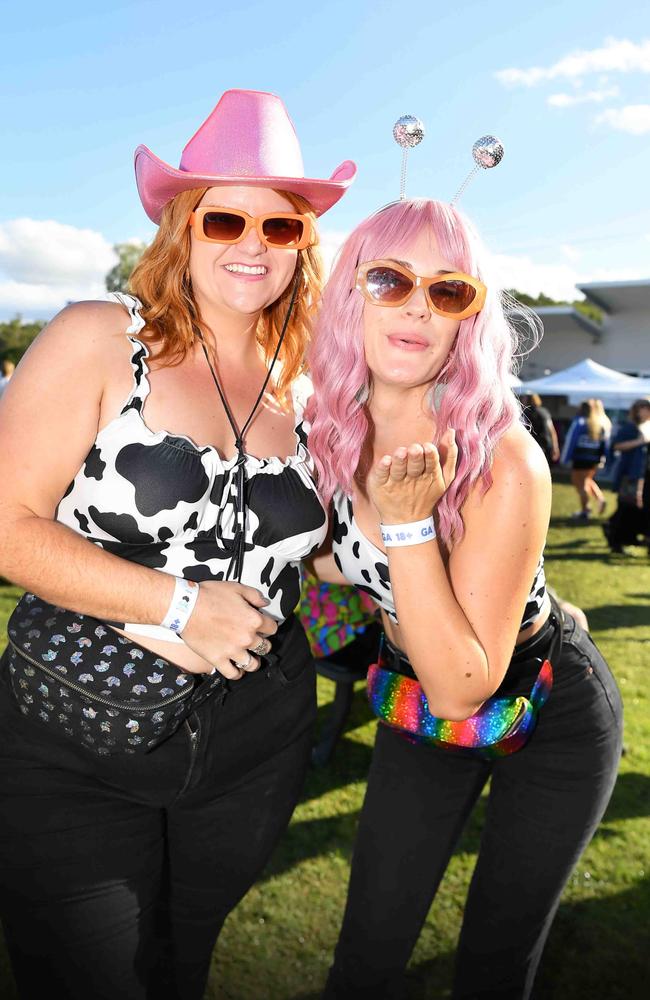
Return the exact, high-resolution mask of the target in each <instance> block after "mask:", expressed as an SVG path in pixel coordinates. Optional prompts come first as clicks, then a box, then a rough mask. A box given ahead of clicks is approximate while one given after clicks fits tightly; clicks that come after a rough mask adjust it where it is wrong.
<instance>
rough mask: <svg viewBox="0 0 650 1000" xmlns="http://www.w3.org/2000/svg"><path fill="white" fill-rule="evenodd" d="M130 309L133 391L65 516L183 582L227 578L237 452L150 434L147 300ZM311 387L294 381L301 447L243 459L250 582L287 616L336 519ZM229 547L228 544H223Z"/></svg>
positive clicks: (150, 629) (84, 470)
mask: <svg viewBox="0 0 650 1000" xmlns="http://www.w3.org/2000/svg"><path fill="white" fill-rule="evenodd" d="M119 298H120V301H121V302H122V304H123V305H125V306H126V307H127V308H128V309H129V313H130V316H131V325H130V326H129V327H128V329H127V330H126V334H127V335H128V339H129V340H130V342H131V344H132V347H133V351H132V355H131V365H132V367H133V389H132V391H131V393H130V395H129V397H128V399H127V400H126V402H125V404H124V406H123V407H122V410H121V412H120V413H119V415H118V416H116V417H115V418H114V419H113V420H112V421H111V422H110V423H109V424H107V425H106V426H105V427H104V428H102V430H101V431H100V432H99V434H98V435H97V438H96V440H95V442H94V444H93V446H92V448H91V449H90V451H89V452H88V455H87V456H86V459H85V461H84V463H83V465H82V466H81V468H80V469H79V472H78V473H77V475H76V476H75V478H74V479H73V480H72V482H71V483H70V485H69V486H68V488H67V490H66V492H65V494H64V496H63V498H62V500H61V502H60V503H59V506H58V508H57V512H56V519H57V520H58V521H60V522H61V523H63V524H66V525H67V526H68V527H69V528H72V529H73V530H74V531H77V532H78V533H79V534H81V535H83V536H84V537H86V538H87V539H88V540H89V541H91V542H94V543H95V544H96V545H100V546H101V547H102V548H104V549H107V550H108V551H109V552H114V553H116V554H117V555H119V556H122V557H123V558H125V559H129V560H131V561H132V562H136V563H139V564H140V565H142V566H149V567H152V568H154V569H159V570H162V571H163V572H164V573H172V574H174V575H175V576H181V577H185V578H186V579H188V580H197V581H201V580H223V579H225V578H226V573H227V570H228V565H229V563H230V559H231V555H232V551H231V550H229V549H228V540H231V539H232V538H233V534H234V528H235V507H234V504H233V489H232V487H233V483H234V479H235V475H236V462H237V455H235V456H233V458H232V459H230V460H228V461H226V460H224V459H222V458H221V456H220V455H219V453H218V451H217V449H216V448H214V447H213V446H211V445H206V446H204V447H199V446H197V445H195V444H194V443H193V442H192V441H191V440H190V439H189V438H187V437H185V436H183V435H180V434H168V433H167V432H166V431H157V432H154V431H151V430H150V429H149V428H148V427H147V425H146V423H145V420H144V418H143V408H144V403H145V400H146V398H147V395H148V394H149V382H148V380H147V375H148V373H149V369H148V367H147V363H146V359H147V357H148V356H149V351H148V348H147V346H146V345H145V344H144V343H142V341H140V340H138V338H137V336H136V334H138V333H139V332H140V331H141V330H142V328H143V326H144V320H143V319H142V317H141V316H140V314H139V306H140V303H139V302H138V301H137V299H132V298H131V297H130V296H120V297H119ZM310 392H311V382H310V381H309V379H308V378H306V377H305V376H300V377H299V378H298V379H297V380H296V381H295V382H294V383H293V386H292V396H293V408H294V415H295V420H296V423H295V434H296V451H295V453H294V454H292V455H290V456H289V457H288V458H286V459H284V460H281V459H279V458H275V457H270V458H255V457H253V456H252V455H247V456H246V473H247V479H248V482H247V491H246V498H247V509H246V546H245V554H244V560H243V572H242V576H241V582H242V583H244V584H246V585H247V586H250V587H255V588H257V590H259V591H260V592H261V593H262V594H263V595H264V597H266V598H267V599H268V601H269V602H270V603H269V604H268V605H267V606H266V607H265V608H264V610H265V612H267V613H268V614H270V615H272V616H273V617H274V618H275V619H276V620H278V621H282V620H284V619H285V618H287V617H288V615H290V614H291V613H292V612H293V610H294V608H295V607H296V605H297V604H298V601H299V599H300V560H301V559H302V558H303V557H305V556H307V555H309V554H310V553H312V552H314V551H315V550H316V549H317V548H318V547H319V546H320V545H321V544H322V542H323V540H324V538H325V535H326V533H327V517H326V513H325V510H324V508H323V506H322V504H321V502H320V499H319V497H318V494H317V492H316V489H315V486H314V482H313V479H312V470H313V464H312V460H311V458H310V456H309V453H308V451H307V433H308V430H309V428H308V426H307V424H306V423H305V421H304V420H303V419H302V413H303V409H304V407H305V404H306V400H307V398H308V396H309V394H310ZM224 542H225V544H224ZM118 624H120V625H121V624H122V623H118ZM124 628H125V629H126V630H127V631H129V632H136V633H139V634H146V635H152V636H155V637H157V638H162V639H165V640H166V641H181V642H182V639H181V638H180V636H176V635H175V634H174V633H172V632H170V631H169V629H166V628H161V627H160V626H151V625H140V624H138V623H130V622H129V623H124Z"/></svg>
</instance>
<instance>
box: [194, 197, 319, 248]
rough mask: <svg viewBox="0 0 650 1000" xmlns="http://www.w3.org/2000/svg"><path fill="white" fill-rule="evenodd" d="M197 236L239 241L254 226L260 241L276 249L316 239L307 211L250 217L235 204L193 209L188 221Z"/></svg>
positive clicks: (215, 240) (208, 240) (213, 240)
mask: <svg viewBox="0 0 650 1000" xmlns="http://www.w3.org/2000/svg"><path fill="white" fill-rule="evenodd" d="M188 225H190V226H191V227H192V229H193V230H194V235H195V236H196V238H197V239H199V240H203V241H204V242H205V243H241V241H242V240H243V239H244V238H245V236H246V234H247V233H248V231H249V229H252V228H253V227H255V229H256V230H257V235H258V236H259V238H260V242H261V243H264V244H265V246H267V247H272V248H273V249H280V250H304V249H305V247H309V246H313V245H314V244H315V243H317V236H316V230H315V228H314V226H313V225H312V221H311V219H310V218H309V216H308V215H293V214H292V213H291V212H272V213H269V214H268V215H258V216H257V217H253V216H252V215H249V214H248V212H242V211H241V210H240V209H238V208H219V207H216V206H215V205H204V206H203V207H202V208H197V209H195V210H194V211H193V212H192V214H191V215H190V218H189V223H188Z"/></svg>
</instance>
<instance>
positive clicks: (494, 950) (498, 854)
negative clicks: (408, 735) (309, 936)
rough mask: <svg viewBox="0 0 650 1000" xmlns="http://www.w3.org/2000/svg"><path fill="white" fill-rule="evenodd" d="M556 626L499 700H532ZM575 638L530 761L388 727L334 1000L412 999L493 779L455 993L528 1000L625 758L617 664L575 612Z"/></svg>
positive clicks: (569, 623)
mask: <svg viewBox="0 0 650 1000" xmlns="http://www.w3.org/2000/svg"><path fill="white" fill-rule="evenodd" d="M553 628H554V626H552V625H551V624H550V623H547V625H546V626H544V628H543V629H542V630H541V632H540V633H539V636H536V637H534V639H533V640H531V641H529V642H528V643H525V644H524V646H523V647H519V650H518V652H517V654H516V656H515V657H514V658H513V662H512V664H511V666H510V667H509V669H508V673H507V675H506V679H505V681H504V684H503V685H502V686H501V688H500V689H499V694H500V695H505V694H530V690H531V688H532V685H533V682H534V680H535V674H536V668H535V669H531V667H530V666H528V667H526V668H523V669H522V668H521V666H520V661H522V660H524V659H525V658H526V657H528V658H530V657H531V656H539V655H540V654H541V653H542V651H544V650H545V649H546V648H547V647H548V646H549V645H550V640H551V639H552V635H553ZM563 640H564V641H563V649H562V653H561V656H560V658H559V662H557V663H555V664H553V667H554V686H553V689H552V691H551V694H550V697H549V700H548V702H547V703H546V705H545V706H544V707H543V708H542V710H541V713H540V716H539V720H538V724H537V728H536V730H535V732H534V733H533V735H532V738H531V739H530V741H529V743H528V744H527V745H526V746H525V747H524V748H523V749H522V750H520V751H519V752H518V753H515V754H512V755H511V756H508V757H502V758H500V759H498V760H496V761H493V762H490V763H488V762H486V761H483V760H481V759H480V758H478V757H476V756H473V755H472V753H471V751H468V752H463V753H450V752H448V751H446V750H442V749H439V748H437V747H430V746H425V745H422V744H416V743H412V742H409V741H408V740H407V739H405V738H404V737H403V736H401V735H400V734H399V733H396V732H394V731H393V730H391V729H389V728H387V727H386V726H384V725H382V724H380V725H379V727H378V732H377V741H376V744H375V750H374V755H373V760H372V765H371V769H370V775H369V780H368V789H367V792H366V798H365V802H364V805H363V810H362V814H361V820H360V824H359V831H358V836H357V841H356V845H355V851H354V857H353V862H352V874H351V879H350V887H349V893H348V901H347V908H346V911H345V918H344V922H343V928H342V930H341V936H340V939H339V942H338V945H337V949H336V956H335V962H334V966H333V968H332V970H331V972H330V977H329V980H328V985H327V988H326V992H325V997H326V998H327V1000H335V998H336V1000H342V998H346V1000H347V998H359V1000H361V998H365V997H368V998H370V997H372V998H373V1000H380V998H382V1000H384V998H388V997H391V998H393V997H399V996H401V995H402V992H401V991H402V989H403V977H404V970H405V968H406V965H407V962H408V961H409V958H410V956H411V952H412V950H413V948H414V946H415V943H416V941H417V938H418V936H419V933H420V930H421V928H422V925H423V923H424V920H425V918H426V916H427V912H428V910H429V907H430V906H431V903H432V900H433V898H434V896H435V893H436V890H437V888H438V885H439V883H440V880H441V879H442V876H443V874H444V872H445V869H446V867H447V865H448V863H449V859H450V857H451V854H452V852H453V850H454V847H455V845H456V843H457V841H458V838H459V836H460V833H461V831H462V829H463V826H464V825H465V823H466V821H467V819H468V817H469V815H470V813H471V811H472V809H473V807H474V805H475V803H476V800H477V798H478V796H479V795H480V793H481V790H482V788H483V786H484V785H485V783H486V781H487V779H488V778H491V785H490V794H489V800H488V806H487V815H486V821H485V826H484V829H483V832H482V837H481V846H480V850H479V855H478V860H477V863H476V868H475V870H474V875H473V878H472V883H471V886H470V890H469V895H468V898H467V903H466V906H465V913H464V919H463V926H462V931H461V935H460V942H459V946H458V952H457V956H456V972H455V981H454V989H453V997H454V998H455V1000H460V998H463V1000H470V998H471V1000H476V998H479V997H481V998H487V997H490V998H493V1000H497V998H498V1000H522V998H526V997H528V996H529V995H530V991H531V988H532V984H533V979H534V977H535V972H536V970H537V966H538V963H539V960H540V957H541V953H542V949H543V947H544V943H545V940H546V937H547V934H548V931H549V929H550V926H551V923H552V920H553V917H554V915H555V911H556V909H557V906H558V903H559V900H560V895H561V893H562V889H563V887H564V885H565V883H566V881H567V879H568V878H569V876H570V874H571V871H572V869H573V867H574V865H575V864H576V862H577V860H578V858H579V857H580V854H581V853H582V851H583V850H584V848H585V847H586V845H587V844H588V842H589V840H590V839H591V837H592V835H593V833H594V831H595V829H596V826H597V825H598V822H599V821H600V819H601V817H602V815H603V812H604V810H605V807H606V805H607V803H608V801H609V798H610V795H611V792H612V789H613V786H614V782H615V780H616V772H617V767H618V761H619V756H620V751H621V734H622V708H621V701H620V696H619V693H618V689H617V687H616V684H615V682H614V679H613V677H612V675H611V673H610V671H609V668H608V667H607V664H606V663H605V661H604V659H603V657H602V656H601V654H600V653H599V651H598V649H597V648H596V646H595V645H594V643H593V642H592V640H591V638H590V637H589V636H588V635H587V634H586V633H585V632H584V631H583V630H582V629H581V628H580V627H579V626H578V625H576V623H575V622H574V620H573V619H572V618H570V617H568V616H566V617H565V623H564V626H563ZM540 647H541V649H540ZM518 661H519V662H518Z"/></svg>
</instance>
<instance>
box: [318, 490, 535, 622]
mask: <svg viewBox="0 0 650 1000" xmlns="http://www.w3.org/2000/svg"><path fill="white" fill-rule="evenodd" d="M332 550H333V553H334V561H335V562H336V565H337V566H338V568H339V570H340V571H341V573H343V575H344V577H345V578H346V580H349V581H350V583H353V584H355V586H357V587H358V588H359V589H360V590H364V591H365V592H366V594H370V596H371V597H372V598H373V600H375V601H376V602H377V604H378V605H379V606H380V607H381V608H383V609H384V611H385V612H386V614H387V615H388V617H389V618H390V620H391V621H392V622H394V623H395V625H397V624H398V622H397V615H396V613H395V603H394V601H393V593H392V590H391V587H390V577H389V575H388V559H387V556H386V553H385V552H382V550H381V549H378V548H377V546H376V545H374V544H373V542H371V541H370V539H369V538H366V536H365V535H364V534H363V532H362V531H361V530H360V528H359V526H358V524H357V522H356V521H355V519H354V511H353V509H352V500H351V499H350V498H349V497H348V496H346V494H345V493H343V491H342V490H337V492H336V493H335V494H334V499H333V501H332ZM545 594H546V577H545V575H544V556H543V555H541V556H540V558H539V562H538V564H537V568H536V570H535V578H534V580H533V585H532V587H531V589H530V593H529V595H528V598H527V600H526V607H525V609H524V617H523V619H522V622H521V625H520V630H521V629H525V628H528V626H529V625H532V624H533V622H534V621H537V619H538V618H539V616H540V614H541V613H542V606H543V604H544V595H545Z"/></svg>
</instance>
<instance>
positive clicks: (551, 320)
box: [533, 306, 603, 341]
mask: <svg viewBox="0 0 650 1000" xmlns="http://www.w3.org/2000/svg"><path fill="white" fill-rule="evenodd" d="M533 308H534V311H535V312H536V313H537V315H538V316H539V318H540V319H541V321H542V323H543V324H544V333H555V332H557V333H566V332H567V331H575V332H577V333H587V334H589V335H590V336H591V337H592V339H593V340H594V341H597V340H600V338H601V337H602V335H603V329H602V327H601V326H600V325H599V324H598V323H595V322H594V320H593V319H589V317H588V316H585V315H584V313H581V312H578V310H577V309H574V307H573V306H534V307H533Z"/></svg>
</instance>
